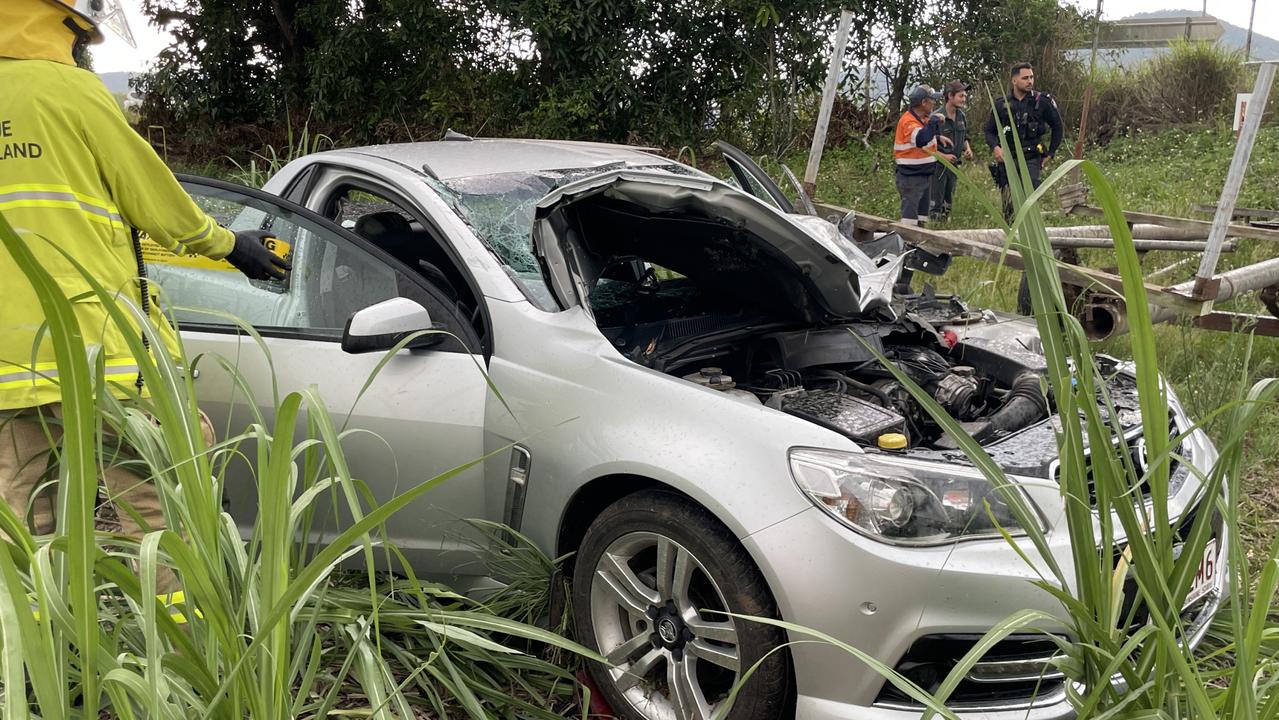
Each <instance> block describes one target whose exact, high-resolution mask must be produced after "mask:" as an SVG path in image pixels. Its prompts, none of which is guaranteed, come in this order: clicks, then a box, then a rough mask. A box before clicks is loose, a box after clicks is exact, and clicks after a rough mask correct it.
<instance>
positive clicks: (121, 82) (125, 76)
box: [98, 72, 137, 94]
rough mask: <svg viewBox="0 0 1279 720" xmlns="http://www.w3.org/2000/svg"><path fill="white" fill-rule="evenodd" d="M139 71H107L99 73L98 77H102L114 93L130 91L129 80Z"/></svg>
mask: <svg viewBox="0 0 1279 720" xmlns="http://www.w3.org/2000/svg"><path fill="white" fill-rule="evenodd" d="M136 74H137V73H131V72H105V73H98V77H100V78H102V82H103V84H105V85H106V86H107V89H108V90H110V91H111V92H113V93H124V94H128V92H129V80H130V79H131V78H132V77H133V76H134V75H136Z"/></svg>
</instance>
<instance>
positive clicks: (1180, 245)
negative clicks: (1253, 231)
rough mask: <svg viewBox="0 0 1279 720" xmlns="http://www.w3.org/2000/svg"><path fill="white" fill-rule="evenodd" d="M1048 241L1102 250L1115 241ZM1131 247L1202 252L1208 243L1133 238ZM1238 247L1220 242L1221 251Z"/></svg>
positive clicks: (1070, 239) (1105, 239) (1139, 249)
mask: <svg viewBox="0 0 1279 720" xmlns="http://www.w3.org/2000/svg"><path fill="white" fill-rule="evenodd" d="M1048 241H1049V242H1050V243H1052V246H1053V247H1055V248H1098V249H1102V250H1110V249H1113V248H1114V247H1115V241H1114V240H1113V239H1111V238H1108V237H1106V238H1071V237H1052V236H1049V238H1048ZM1132 245H1133V247H1134V248H1135V249H1136V250H1137V252H1148V251H1153V250H1164V251H1169V252H1203V251H1204V250H1205V249H1206V248H1207V247H1208V243H1207V242H1206V241H1204V240H1133V241H1132ZM1237 249H1238V244H1237V243H1236V242H1235V241H1234V240H1227V241H1226V242H1224V243H1222V244H1221V252H1234V251H1235V250H1237Z"/></svg>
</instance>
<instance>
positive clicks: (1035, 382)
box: [989, 371, 1048, 432]
mask: <svg viewBox="0 0 1279 720" xmlns="http://www.w3.org/2000/svg"><path fill="white" fill-rule="evenodd" d="M1046 417H1048V398H1046V397H1044V391H1043V390H1042V389H1041V388H1040V387H1039V375H1038V374H1037V373H1033V372H1029V371H1028V372H1023V373H1021V374H1020V375H1018V376H1017V377H1015V378H1013V384H1012V390H1010V391H1009V393H1008V400H1007V401H1005V402H1004V406H1003V407H1001V408H999V410H996V411H995V412H994V413H993V414H991V416H990V418H989V422H990V430H992V431H997V432H1013V431H1014V430H1020V429H1022V428H1024V427H1027V426H1029V425H1030V424H1032V423H1036V422H1039V421H1040V420H1043V419H1044V418H1046Z"/></svg>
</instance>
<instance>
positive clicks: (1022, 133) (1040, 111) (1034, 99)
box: [986, 92, 1062, 215]
mask: <svg viewBox="0 0 1279 720" xmlns="http://www.w3.org/2000/svg"><path fill="white" fill-rule="evenodd" d="M1009 111H1011V112H1012V123H1013V124H1012V125H1009V124H1008V113H1009ZM996 116H998V117H999V121H1000V122H1002V123H1003V124H1004V133H1005V134H1006V135H1007V138H1006V142H1007V144H1008V148H1009V149H1010V150H1012V149H1014V148H1015V147H1016V146H1015V145H1014V143H1013V138H1012V132H1013V129H1014V128H1016V131H1017V138H1018V139H1019V140H1020V141H1021V149H1022V152H1023V153H1024V154H1025V156H1026V170H1027V172H1028V173H1029V175H1030V183H1031V186H1032V187H1039V177H1040V172H1041V171H1042V169H1043V163H1044V157H1050V158H1051V157H1052V156H1054V155H1056V154H1057V148H1058V147H1059V146H1060V145H1061V138H1062V124H1061V114H1060V113H1058V112H1057V101H1056V100H1053V98H1052V96H1051V95H1049V94H1048V93H1041V92H1030V93H1027V94H1026V97H1024V98H1022V99H1020V100H1018V99H1017V98H1016V97H1013V96H1012V95H1006V96H1004V97H1001V98H997V99H996V100H995V111H994V112H993V113H991V115H990V117H989V118H987V120H986V144H987V145H989V146H990V148H991V149H992V150H993V149H994V148H997V147H999V128H998V126H997V125H996V123H995V117H996ZM1049 130H1051V131H1052V138H1051V139H1050V140H1049V141H1048V147H1047V148H1045V147H1044V145H1043V137H1044V133H1046V132H1048V131H1049ZM991 173H992V174H993V175H994V176H995V184H996V185H997V186H999V189H1000V192H1001V194H1002V195H1003V197H1004V214H1005V215H1011V214H1012V203H1011V199H1010V197H1009V192H1008V176H1007V175H1006V174H1005V170H1004V166H1003V163H998V167H996V165H994V164H992V166H991Z"/></svg>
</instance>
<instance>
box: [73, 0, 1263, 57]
mask: <svg viewBox="0 0 1279 720" xmlns="http://www.w3.org/2000/svg"><path fill="white" fill-rule="evenodd" d="M1067 2H1073V3H1074V4H1075V5H1078V6H1080V7H1083V8H1085V9H1087V10H1093V9H1095V8H1096V7H1097V3H1096V0H1067ZM1203 2H1204V0H1103V3H1102V14H1103V15H1104V16H1105V17H1106V18H1107V19H1110V20H1115V19H1118V18H1122V17H1127V16H1128V15H1132V14H1134V13H1139V12H1152V11H1155V10H1166V9H1172V8H1187V9H1190V10H1194V11H1201V10H1202V9H1203ZM1207 2H1208V13H1209V14H1210V15H1215V16H1217V17H1219V18H1221V19H1222V20H1225V21H1226V22H1228V23H1231V24H1232V25H1238V26H1239V27H1242V28H1246V27H1248V12H1249V10H1250V9H1251V7H1252V0H1207ZM140 4H141V3H140V2H139V0H123V5H124V8H125V12H126V13H128V16H129V24H130V26H131V27H132V29H133V36H134V38H135V39H136V40H137V41H138V47H137V48H136V49H134V48H131V47H129V46H128V45H126V44H125V43H124V42H123V41H122V40H120V39H119V38H117V37H116V36H115V35H113V34H111V33H107V39H106V42H104V43H102V44H101V45H97V46H95V47H94V48H93V66H94V68H95V69H96V70H97V71H98V72H112V71H116V70H130V71H134V72H137V71H141V70H144V69H146V67H147V64H148V63H150V62H151V60H153V59H154V58H155V56H156V55H157V54H158V53H159V52H160V50H161V49H163V48H164V47H165V45H167V44H168V42H169V38H168V36H167V34H165V33H162V32H161V31H160V30H158V29H157V28H155V27H152V26H151V25H150V24H148V23H147V21H146V18H145V17H143V15H142V12H141V11H140V10H139V9H138V8H139V5H140ZM1253 31H1254V32H1257V33H1260V34H1262V35H1268V36H1270V37H1272V38H1276V39H1279V2H1276V1H1275V0H1257V17H1256V20H1255V21H1254V22H1253ZM1265 59H1272V58H1265Z"/></svg>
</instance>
